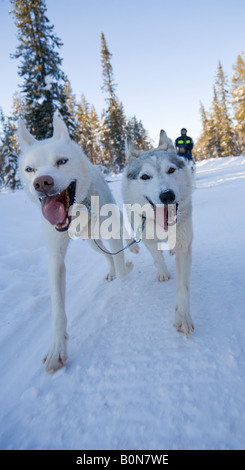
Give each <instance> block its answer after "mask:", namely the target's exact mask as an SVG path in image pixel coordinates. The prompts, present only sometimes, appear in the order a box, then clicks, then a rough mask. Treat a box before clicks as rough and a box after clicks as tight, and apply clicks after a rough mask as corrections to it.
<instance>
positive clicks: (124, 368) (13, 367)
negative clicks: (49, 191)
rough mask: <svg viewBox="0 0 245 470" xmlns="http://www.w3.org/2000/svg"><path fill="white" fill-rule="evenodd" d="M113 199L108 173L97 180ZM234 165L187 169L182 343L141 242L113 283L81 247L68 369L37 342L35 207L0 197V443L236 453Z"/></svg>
mask: <svg viewBox="0 0 245 470" xmlns="http://www.w3.org/2000/svg"><path fill="white" fill-rule="evenodd" d="M110 179H111V181H112V182H111V183H110V187H111V189H112V191H113V193H114V194H115V196H116V199H117V200H118V201H119V202H120V201H121V178H120V177H117V178H110ZM244 179H245V157H239V158H224V159H220V160H219V159H218V160H210V161H205V162H201V163H199V165H198V173H197V189H196V190H195V191H194V194H193V205H194V237H195V238H194V246H193V269H192V282H191V311H192V316H193V320H194V323H195V328H196V329H195V333H194V335H193V337H191V338H186V337H183V336H182V335H180V334H178V333H177V332H176V330H175V329H174V328H173V326H172V323H173V317H174V303H175V291H176V275H175V267H174V262H175V260H174V258H173V257H171V256H170V255H169V254H166V261H167V264H168V266H169V268H170V270H171V273H172V279H171V280H170V281H168V282H167V283H158V282H157V280H156V271H155V267H154V266H153V263H152V259H151V257H150V255H149V254H148V252H146V250H145V248H144V246H143V245H142V246H141V252H140V254H139V255H137V256H135V255H133V254H132V253H127V258H128V259H130V260H133V262H134V265H135V268H134V270H133V272H132V273H131V274H130V276H129V277H128V278H127V279H126V280H124V281H118V280H115V281H113V282H111V283H108V282H106V281H105V279H104V275H105V274H106V269H107V266H106V263H105V261H104V258H103V256H100V255H99V254H97V253H95V252H93V251H92V250H91V249H90V248H89V247H88V246H87V244H86V242H83V241H81V240H77V241H73V242H72V243H71V244H70V248H69V251H68V256H67V263H66V264H67V314H68V332H69V335H70V340H69V343H68V347H69V349H68V352H69V361H68V363H67V366H66V368H64V369H61V370H60V371H58V372H57V373H56V374H54V375H49V374H47V373H46V372H45V371H44V368H43V365H42V364H41V359H42V357H43V356H44V355H45V353H46V352H47V349H48V344H49V337H50V298H49V286H48V279H47V277H46V271H47V268H46V262H47V253H46V249H45V246H44V242H43V237H42V232H41V223H40V216H39V212H38V209H37V208H36V207H35V206H34V205H33V204H32V203H31V202H30V201H29V200H28V199H27V198H26V196H25V194H24V193H23V192H22V191H18V192H16V193H13V194H12V193H9V194H3V193H2V194H0V210H1V232H0V234H1V235H0V237H1V243H0V290H1V297H0V312H1V329H0V357H1V363H0V369H1V371H0V376H1V389H0V424H1V426H0V447H1V448H2V449H84V450H86V449H103V450H104V449H121V450H133V449H136V450H140V449H144V450H149V449H157V450H158V449H245V393H244V390H245V327H244V323H245V321H244V315H245V308H244V306H245V289H244V281H245V275H244V272H245V211H244V199H245V184H244V183H245V180H244Z"/></svg>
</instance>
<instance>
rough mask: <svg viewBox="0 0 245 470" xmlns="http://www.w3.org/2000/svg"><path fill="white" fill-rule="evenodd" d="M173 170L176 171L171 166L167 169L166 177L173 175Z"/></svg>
mask: <svg viewBox="0 0 245 470" xmlns="http://www.w3.org/2000/svg"><path fill="white" fill-rule="evenodd" d="M175 170H176V168H174V167H172V166H171V167H170V168H169V169H168V172H167V173H168V175H171V173H174V172H175Z"/></svg>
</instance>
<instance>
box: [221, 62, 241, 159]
mask: <svg viewBox="0 0 245 470" xmlns="http://www.w3.org/2000/svg"><path fill="white" fill-rule="evenodd" d="M216 92H217V99H218V104H219V121H217V123H218V124H219V133H220V152H221V156H222V157H227V156H230V155H235V154H236V149H235V135H234V131H233V128H232V122H231V118H230V116H229V111H228V105H229V102H230V93H229V87H228V80H227V78H226V76H225V74H224V71H223V67H222V65H221V62H219V65H218V71H217V76H216Z"/></svg>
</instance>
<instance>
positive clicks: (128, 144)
mask: <svg viewBox="0 0 245 470" xmlns="http://www.w3.org/2000/svg"><path fill="white" fill-rule="evenodd" d="M125 151H126V159H127V161H129V160H131V158H135V157H138V156H139V154H140V150H138V149H137V148H136V147H135V145H134V144H133V142H132V141H131V140H130V139H129V138H128V137H126V139H125Z"/></svg>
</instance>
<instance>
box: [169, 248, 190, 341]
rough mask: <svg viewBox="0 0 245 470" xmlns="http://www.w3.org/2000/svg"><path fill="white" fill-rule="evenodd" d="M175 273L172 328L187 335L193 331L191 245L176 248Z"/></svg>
mask: <svg viewBox="0 0 245 470" xmlns="http://www.w3.org/2000/svg"><path fill="white" fill-rule="evenodd" d="M176 271H177V281H178V287H177V301H176V308H175V322H174V326H175V327H176V329H177V331H179V332H182V333H184V334H186V335H189V334H191V333H192V332H193V331H194V325H193V322H192V319H191V315H190V286H189V285H190V272H191V244H190V245H189V247H187V248H186V249H183V247H178V248H176Z"/></svg>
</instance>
